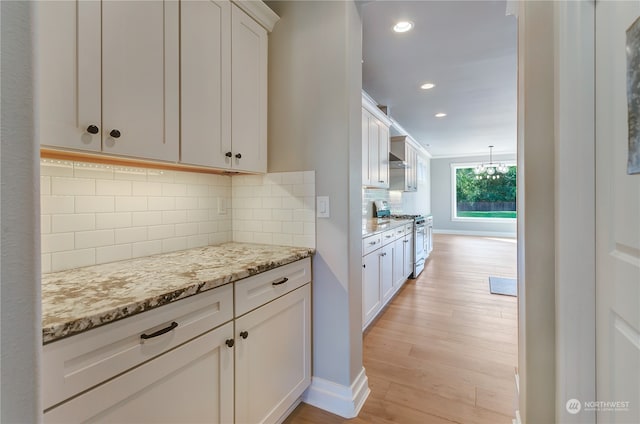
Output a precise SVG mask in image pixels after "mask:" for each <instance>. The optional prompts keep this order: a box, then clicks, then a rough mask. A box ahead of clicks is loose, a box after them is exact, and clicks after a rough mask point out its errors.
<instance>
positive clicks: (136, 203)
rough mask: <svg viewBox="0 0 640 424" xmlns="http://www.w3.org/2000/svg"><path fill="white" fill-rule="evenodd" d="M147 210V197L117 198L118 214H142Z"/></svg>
mask: <svg viewBox="0 0 640 424" xmlns="http://www.w3.org/2000/svg"><path fill="white" fill-rule="evenodd" d="M146 210H147V198H146V197H137V196H136V197H134V196H126V197H125V196H118V197H116V212H140V211H146Z"/></svg>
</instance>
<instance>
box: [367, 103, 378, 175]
mask: <svg viewBox="0 0 640 424" xmlns="http://www.w3.org/2000/svg"><path fill="white" fill-rule="evenodd" d="M379 137H380V126H379V125H378V120H377V119H376V118H374V117H373V116H372V117H371V119H370V120H369V178H370V179H371V186H372V187H377V186H379V185H380V175H379V162H380V150H379V148H378V146H379Z"/></svg>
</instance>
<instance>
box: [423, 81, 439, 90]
mask: <svg viewBox="0 0 640 424" xmlns="http://www.w3.org/2000/svg"><path fill="white" fill-rule="evenodd" d="M435 86H436V85H435V84H432V83H430V82H427V83H424V84H422V85H421V86H420V88H422V89H423V90H431V89H432V88H433V87H435Z"/></svg>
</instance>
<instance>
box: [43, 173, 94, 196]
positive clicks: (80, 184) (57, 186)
mask: <svg viewBox="0 0 640 424" xmlns="http://www.w3.org/2000/svg"><path fill="white" fill-rule="evenodd" d="M51 194H53V195H60V196H64V195H70V196H78V195H80V196H81V195H93V194H96V181H95V180H90V179H86V178H66V177H52V178H51Z"/></svg>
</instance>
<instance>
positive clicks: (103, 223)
mask: <svg viewBox="0 0 640 424" xmlns="http://www.w3.org/2000/svg"><path fill="white" fill-rule="evenodd" d="M131 215H132V213H131V212H114V213H97V214H96V215H95V216H96V230H106V229H110V228H128V227H131V226H132V217H131ZM145 225H146V223H145Z"/></svg>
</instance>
